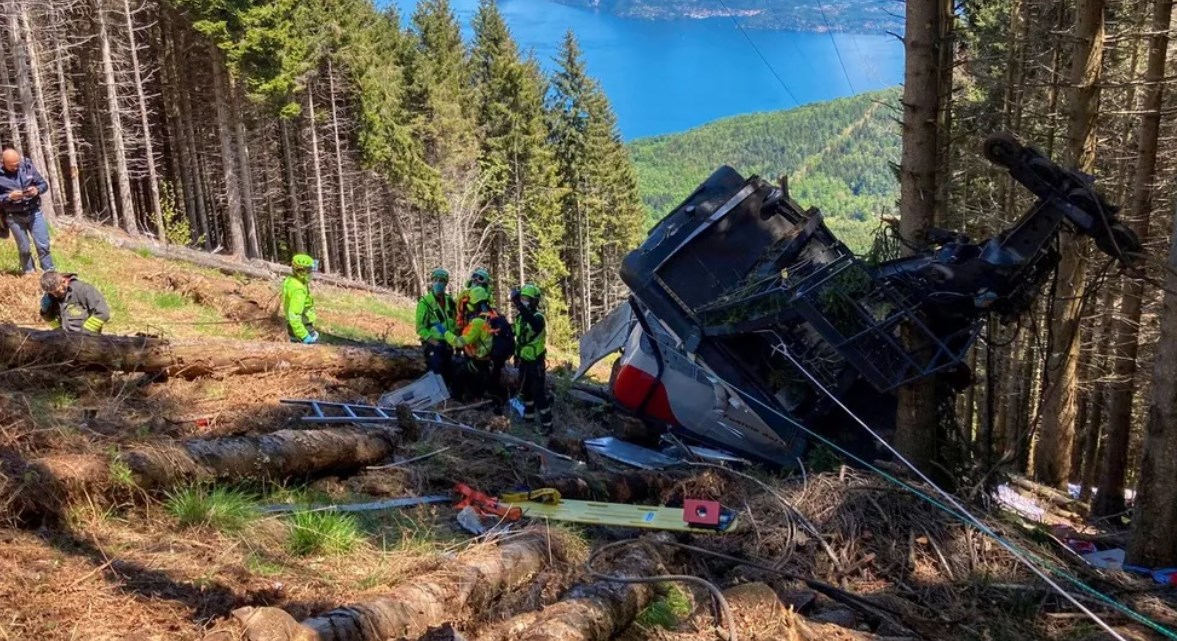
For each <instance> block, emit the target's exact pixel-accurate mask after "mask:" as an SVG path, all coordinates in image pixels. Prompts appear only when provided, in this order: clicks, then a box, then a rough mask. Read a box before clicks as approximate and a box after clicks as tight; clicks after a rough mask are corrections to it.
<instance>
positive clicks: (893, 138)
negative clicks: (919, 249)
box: [629, 89, 900, 251]
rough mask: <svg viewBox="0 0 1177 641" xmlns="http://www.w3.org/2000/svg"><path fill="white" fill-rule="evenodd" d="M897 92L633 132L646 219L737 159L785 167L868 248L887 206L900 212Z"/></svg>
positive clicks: (795, 192) (769, 168)
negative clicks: (681, 128)
mask: <svg viewBox="0 0 1177 641" xmlns="http://www.w3.org/2000/svg"><path fill="white" fill-rule="evenodd" d="M898 102H899V92H898V90H895V89H890V90H886V91H880V92H874V93H867V94H862V95H859V96H855V97H852V98H843V99H840V100H834V101H831V102H825V103H819V104H814V105H807V106H804V107H800V108H797V109H790V110H788V111H778V112H771V113H762V114H749V115H744V116H736V117H733V118H725V119H723V120H719V121H716V122H713V123H710V124H707V125H704V126H702V127H699V128H697V129H692V130H691V131H688V132H684V133H681V134H671V135H667V136H656V137H653V138H646V139H642V140H637V141H634V142H633V143H631V144H630V145H629V148H630V151H631V152H632V153H633V158H634V162H635V164H636V166H637V175H638V184H639V186H640V188H641V193H642V199H643V201H644V202H645V205H646V207H647V218H646V224H647V226H649V225H653V224H654V223H655V222H657V221H658V220H659V219H660V218H662V217H663V216H665V215H666V214H667V213H669V212H670V210H671V209H672V208H673V207H674V206H675V205H677V204H678V203H679V202H681V201H682V200H683V199H684V198H685V197H686V196H687V195H688V194H690V193H691V191H693V190H694V188H695V187H696V186H698V184H699V183H700V182H701V181H702V180H703V179H704V178H706V177H707V176H708V175H709V174H710V173H711V172H712V171H715V169H716V168H718V167H719V166H721V165H731V166H732V167H733V168H734V169H736V170H737V171H739V172H740V173H741V174H743V175H744V176H751V175H753V174H757V175H760V176H762V177H764V178H767V179H769V180H773V181H775V180H776V179H777V178H778V177H779V176H781V175H782V174H787V175H788V176H789V191H790V193H791V194H792V196H793V198H794V199H795V200H797V201H798V202H799V203H800V204H801V205H802V206H804V207H818V208H819V209H821V210H822V212H823V213H824V214H825V215H826V216H827V217H828V219H829V225H830V227H831V228H832V229H834V231H835V232H837V233H838V234H839V236H840V237H841V238H842V240H843V241H844V242H846V243H847V244H849V245H850V246H851V247H853V248H854V249H856V250H859V251H862V250H865V249H866V248H867V247H869V246H870V243H871V240H872V239H873V232H874V231H875V229H876V227H877V226H878V218H879V216H880V215H881V214H894V213H895V209H896V204H897V201H898V198H899V183H898V182H897V181H896V179H895V172H894V170H893V168H892V167H893V165H894V163H897V162H898V161H899V146H900V137H899V128H898V126H897V125H896V123H895V113H896V109H898Z"/></svg>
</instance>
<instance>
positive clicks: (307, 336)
mask: <svg viewBox="0 0 1177 641" xmlns="http://www.w3.org/2000/svg"><path fill="white" fill-rule="evenodd" d="M290 268H291V270H292V273H291V274H290V275H289V276H287V277H286V280H284V281H282V315H283V317H284V318H285V319H286V334H287V335H288V336H289V337H290V342H292V343H307V344H311V343H317V342H319V332H316V331H315V321H316V320H318V318H317V317H316V315H315V299H314V298H312V297H311V272H312V271H314V269H315V259H313V258H311V257H310V256H307V255H306V254H295V255H294V258H292V259H291V260H290Z"/></svg>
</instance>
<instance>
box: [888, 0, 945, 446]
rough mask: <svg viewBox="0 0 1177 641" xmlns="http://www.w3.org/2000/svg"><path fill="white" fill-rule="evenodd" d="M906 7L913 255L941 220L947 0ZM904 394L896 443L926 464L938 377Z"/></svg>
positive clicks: (907, 170) (904, 162) (904, 196)
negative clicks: (939, 190) (941, 67)
mask: <svg viewBox="0 0 1177 641" xmlns="http://www.w3.org/2000/svg"><path fill="white" fill-rule="evenodd" d="M906 12H907V25H908V27H907V33H906V36H905V38H904V43H905V45H906V46H905V48H906V54H907V55H906V60H905V63H904V82H903V152H902V158H901V171H900V183H899V184H900V199H901V204H902V216H901V217H900V222H899V233H900V235H902V236H903V238H905V239H906V240H907V242H908V243H910V244H911V245H912V246H911V247H908V246H906V245H905V247H904V252H905V253H906V254H908V255H910V254H911V253H913V252H914V251H918V250H919V249H920V248H922V247H923V246H924V245H925V243H926V240H925V233H926V230H927V228H928V227H930V226H932V225H934V224H935V212H936V176H937V170H938V168H937V162H936V160H937V157H938V150H939V149H940V141H939V136H938V132H937V122H938V118H939V110H940V95H939V88H940V83H941V73H940V70H939V47H940V46H941V45H942V43H941V42H940V36H941V25H942V24H943V22H944V20H945V16H944V15H942V14H943V2H942V0H908V2H907V9H906ZM906 342H907V345H908V348H909V349H914V350H920V349H922V347H923V345H922V341H921V340H920V339H919V338H918V337H915V336H908V337H906ZM898 396H899V410H898V414H897V416H896V428H897V430H896V433H895V445H896V447H897V448H898V449H899V451H900V452H902V453H903V454H904V455H905V456H907V457H908V458H909V459H911V461H912V462H913V463H915V464H916V465H917V466H919V467H920V468H921V469H926V466H927V464H928V463H929V462H930V461H931V460H932V459H933V458H934V457H935V454H936V383H935V381H934V380H932V379H925V380H921V381H918V382H916V383H914V384H911V385H907V386H904V387H902V388H900V389H899V394H898Z"/></svg>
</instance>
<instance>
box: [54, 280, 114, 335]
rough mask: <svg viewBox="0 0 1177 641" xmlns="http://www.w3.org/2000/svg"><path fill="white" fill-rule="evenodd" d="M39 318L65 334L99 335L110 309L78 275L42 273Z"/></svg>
mask: <svg viewBox="0 0 1177 641" xmlns="http://www.w3.org/2000/svg"><path fill="white" fill-rule="evenodd" d="M41 289H42V290H43V291H44V292H45V295H44V296H42V297H41V319H42V320H44V321H45V322H47V323H49V324H50V325H51V326H53V328H54V329H61V330H64V331H67V332H84V333H86V334H101V333H102V326H103V325H105V324H106V322H107V321H109V320H110V306H108V305H107V304H106V298H104V297H103V296H102V292H99V291H98V290H97V289H96V288H95V287H94V286H93V285H91V284H89V283H83V282H82V281H80V280H78V275H77V274H59V273H57V272H45V273H44V274H41Z"/></svg>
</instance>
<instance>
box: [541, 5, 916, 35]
mask: <svg viewBox="0 0 1177 641" xmlns="http://www.w3.org/2000/svg"><path fill="white" fill-rule="evenodd" d="M559 2H561V3H563V4H567V5H571V6H574V7H586V8H589V9H596V10H598V11H603V12H606V13H611V14H613V15H617V16H621V17H623V18H638V19H644V20H682V19H701V18H725V19H726V18H728V17H736V18H737V19H738V20H739V21H740V25H741V26H744V27H748V28H750V29H777V30H788V31H818V32H822V31H846V32H856V33H872V32H883V31H894V32H902V30H903V11H902V6H901V5H900V6H898V7H889V6H888V5H886V4H884V3H881V2H871V1H869V0H559Z"/></svg>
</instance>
